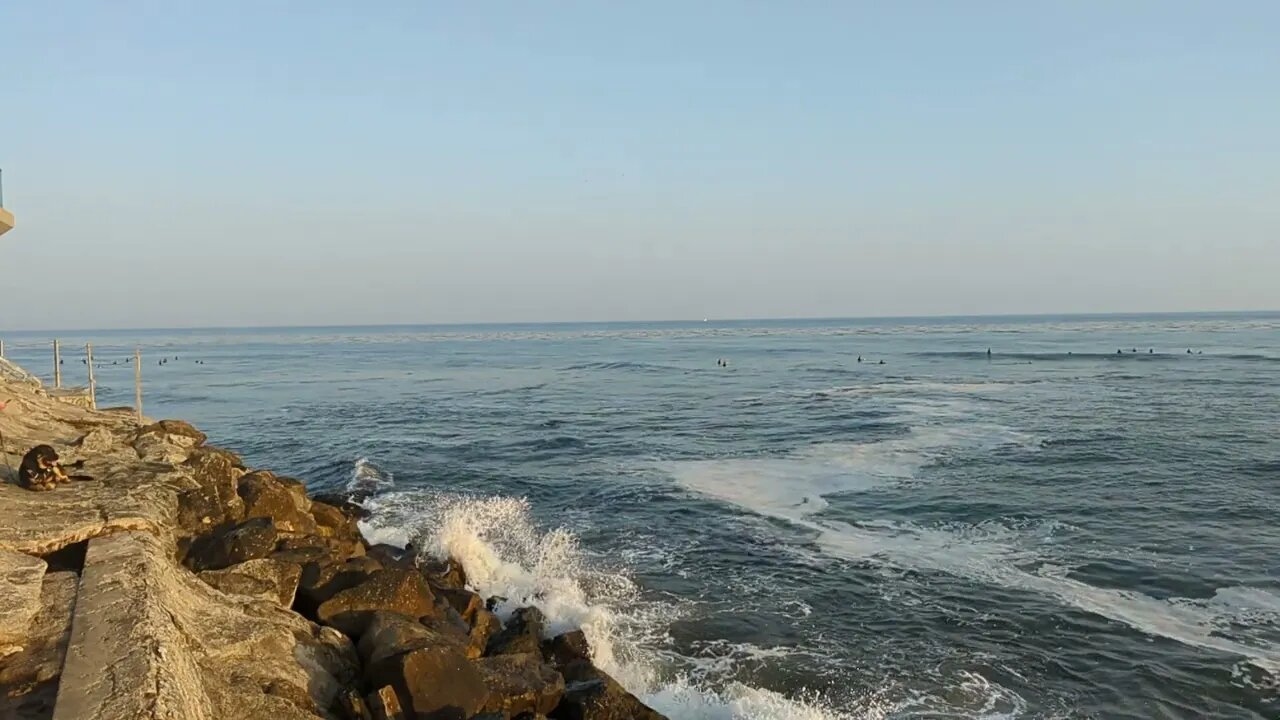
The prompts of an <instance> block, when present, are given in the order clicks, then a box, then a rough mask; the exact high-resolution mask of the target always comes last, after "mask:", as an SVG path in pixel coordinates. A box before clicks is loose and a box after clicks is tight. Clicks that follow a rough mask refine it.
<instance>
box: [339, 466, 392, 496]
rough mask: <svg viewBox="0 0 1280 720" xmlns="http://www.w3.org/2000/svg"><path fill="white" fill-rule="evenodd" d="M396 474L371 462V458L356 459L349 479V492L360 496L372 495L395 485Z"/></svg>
mask: <svg viewBox="0 0 1280 720" xmlns="http://www.w3.org/2000/svg"><path fill="white" fill-rule="evenodd" d="M395 484H396V482H395V476H394V475H392V474H391V473H390V472H389V471H387V470H383V469H382V468H379V467H378V466H377V465H374V464H373V463H371V462H369V458H363V457H362V458H360V459H359V460H356V464H355V467H354V468H352V470H351V479H350V480H348V481H347V492H349V493H353V494H355V495H358V496H364V495H371V494H373V493H376V492H382V491H384V490H388V489H390V488H392V487H394V486H395Z"/></svg>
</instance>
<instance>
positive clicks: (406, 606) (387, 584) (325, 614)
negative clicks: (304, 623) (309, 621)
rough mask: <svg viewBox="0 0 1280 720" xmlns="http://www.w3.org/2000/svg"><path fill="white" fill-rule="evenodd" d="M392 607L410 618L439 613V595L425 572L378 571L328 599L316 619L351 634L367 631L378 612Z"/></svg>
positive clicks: (318, 611)
mask: <svg viewBox="0 0 1280 720" xmlns="http://www.w3.org/2000/svg"><path fill="white" fill-rule="evenodd" d="M377 610H390V611H392V612H398V613H401V614H402V615H408V616H409V617H422V616H425V615H433V614H434V613H435V596H434V595H433V594H432V592H431V588H430V586H428V585H427V582H426V580H424V579H423V578H422V576H421V575H419V574H417V573H415V572H412V571H410V570H400V569H396V568H393V569H389V570H378V571H376V572H374V573H373V574H372V575H370V576H369V578H368V579H366V580H364V581H363V582H361V583H359V584H358V585H355V586H354V587H351V588H348V589H346V590H343V591H341V592H339V593H337V594H336V595H334V596H333V597H331V598H329V599H328V600H325V601H324V602H323V603H321V604H320V607H318V608H317V609H316V618H317V619H318V620H319V621H320V622H322V623H324V624H326V625H329V626H331V627H335V628H337V629H339V630H341V631H342V632H344V633H346V634H347V635H349V636H351V637H358V636H359V635H360V633H362V632H363V631H364V628H365V625H367V624H368V622H369V620H370V619H371V616H372V615H373V613H374V611H377Z"/></svg>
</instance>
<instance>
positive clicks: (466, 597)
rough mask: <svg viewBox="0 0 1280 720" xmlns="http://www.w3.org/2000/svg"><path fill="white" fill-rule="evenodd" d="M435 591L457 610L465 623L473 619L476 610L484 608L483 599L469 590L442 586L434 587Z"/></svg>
mask: <svg viewBox="0 0 1280 720" xmlns="http://www.w3.org/2000/svg"><path fill="white" fill-rule="evenodd" d="M435 593H436V596H438V597H440V598H442V599H444V601H445V602H447V603H449V607H451V608H453V609H454V610H455V611H457V613H458V615H460V616H461V617H462V619H463V621H465V622H466V623H467V624H470V623H472V622H473V621H474V619H475V614H476V612H478V611H480V610H484V599H483V598H481V597H480V596H479V595H478V594H476V593H473V592H471V591H470V590H459V589H458V588H447V587H442V588H435Z"/></svg>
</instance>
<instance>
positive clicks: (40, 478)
mask: <svg viewBox="0 0 1280 720" xmlns="http://www.w3.org/2000/svg"><path fill="white" fill-rule="evenodd" d="M65 482H71V478H69V477H67V474H66V473H65V472H63V471H62V466H61V465H59V464H58V453H57V452H56V451H55V450H54V449H53V448H52V447H50V446H48V445H37V446H35V447H33V448H31V449H30V450H28V451H27V454H26V455H23V456H22V464H21V465H19V466H18V486H19V487H23V488H26V489H27V490H52V489H53V488H54V487H55V486H57V484H58V483H65Z"/></svg>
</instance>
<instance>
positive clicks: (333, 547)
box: [276, 534, 368, 558]
mask: <svg viewBox="0 0 1280 720" xmlns="http://www.w3.org/2000/svg"><path fill="white" fill-rule="evenodd" d="M304 548H321V549H322V550H323V551H324V552H325V554H328V555H332V556H334V557H337V558H349V557H360V556H363V555H366V554H368V553H367V552H366V550H365V547H364V544H363V543H361V542H360V541H359V540H354V541H353V540H347V539H344V538H336V537H324V536H321V535H294V534H287V535H282V536H281V537H280V543H279V544H278V545H277V546H276V549H277V550H299V549H304Z"/></svg>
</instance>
